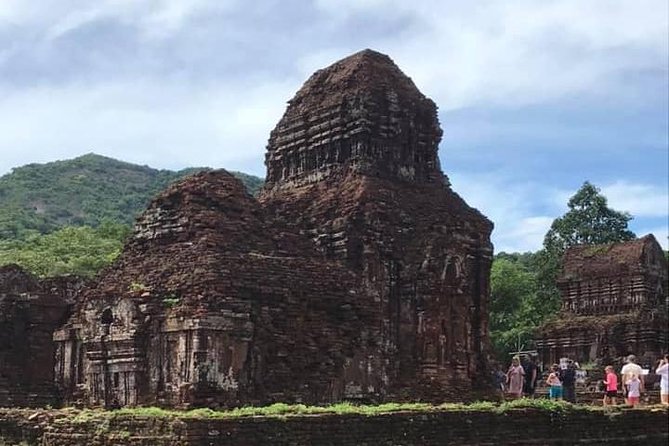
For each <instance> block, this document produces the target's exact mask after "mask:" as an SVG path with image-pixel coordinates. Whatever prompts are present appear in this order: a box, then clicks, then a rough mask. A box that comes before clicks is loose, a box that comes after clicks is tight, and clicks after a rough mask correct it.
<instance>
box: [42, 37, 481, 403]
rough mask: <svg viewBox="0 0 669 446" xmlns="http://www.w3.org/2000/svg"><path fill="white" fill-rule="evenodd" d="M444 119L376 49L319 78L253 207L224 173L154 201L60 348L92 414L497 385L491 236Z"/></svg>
mask: <svg viewBox="0 0 669 446" xmlns="http://www.w3.org/2000/svg"><path fill="white" fill-rule="evenodd" d="M440 139H441V129H440V127H439V122H438V119H437V109H436V106H435V104H434V103H433V102H432V101H431V100H430V99H428V98H426V97H425V96H424V95H423V94H421V93H420V92H419V91H418V89H417V88H416V86H415V85H414V84H413V82H412V81H411V79H409V78H408V77H406V76H405V75H404V74H403V73H402V72H401V71H400V70H399V68H398V67H397V66H396V65H395V64H394V63H393V62H392V60H391V59H390V58H389V57H387V56H385V55H383V54H379V53H376V52H374V51H370V50H365V51H362V52H360V53H356V54H354V55H352V56H350V57H348V58H346V59H343V60H341V61H339V62H337V63H335V64H333V65H331V66H330V67H328V68H326V69H324V70H320V71H318V72H316V73H315V74H314V75H313V76H312V77H311V78H310V79H309V80H308V81H307V82H306V83H305V84H304V86H303V87H302V88H301V89H300V90H299V91H298V93H297V94H296V95H295V97H294V98H293V99H292V100H291V101H289V105H288V108H287V110H286V112H285V114H284V116H283V118H282V119H281V121H280V122H279V124H278V125H277V127H276V128H275V130H274V131H273V132H272V133H271V135H270V139H269V144H268V148H267V159H266V164H267V184H266V186H265V189H264V190H263V192H262V194H261V196H260V197H259V199H257V200H256V199H254V198H252V197H251V196H249V195H248V194H247V193H246V192H245V190H244V189H243V187H242V185H241V183H240V182H239V181H238V180H236V179H235V178H233V177H232V176H231V175H230V174H228V173H227V172H225V171H213V172H205V173H201V174H197V175H195V176H192V177H190V178H187V179H185V180H183V181H181V182H180V183H178V184H175V185H173V186H172V187H170V188H169V189H168V190H167V191H165V192H164V193H162V194H161V195H160V196H159V197H157V198H156V199H155V200H154V201H153V202H152V203H151V204H150V206H149V208H148V209H147V210H146V212H145V213H144V214H143V215H142V216H141V217H140V218H139V219H138V221H137V223H136V227H135V232H134V235H133V236H132V238H131V239H130V240H129V242H128V243H127V245H126V247H125V248H124V251H123V253H122V255H121V256H120V258H119V259H118V260H117V261H116V263H115V264H114V265H113V266H112V267H110V268H109V269H108V270H106V271H105V272H104V273H103V274H102V275H101V276H100V278H99V280H98V282H97V283H96V284H95V285H94V286H93V287H91V288H89V289H88V290H87V291H86V292H85V293H84V294H83V298H82V299H81V301H80V302H79V304H78V307H77V309H76V311H75V313H74V315H73V317H72V318H71V319H70V320H69V322H68V323H67V325H66V326H64V327H63V328H62V329H60V330H58V331H57V332H56V334H55V336H54V339H55V340H56V342H57V345H58V347H57V352H56V360H57V361H56V362H57V363H56V375H57V376H56V379H57V382H58V384H59V386H60V388H61V390H62V393H63V394H64V396H65V398H66V399H68V400H70V401H72V400H81V401H83V402H84V403H86V404H106V405H136V404H164V405H171V406H179V407H183V406H190V405H209V406H217V405H239V404H262V403H268V402H273V401H303V402H308V403H325V402H332V401H337V400H342V399H360V400H384V399H399V398H401V399H414V400H416V399H440V400H441V399H448V398H462V397H463V396H464V395H465V394H466V393H467V392H468V391H470V390H472V387H473V386H476V385H477V384H479V383H480V382H481V379H482V378H483V376H484V375H485V360H486V354H487V345H488V339H487V333H488V330H487V301H488V294H489V271H490V263H491V256H492V246H491V244H490V232H491V230H492V224H491V223H490V222H489V221H488V220H487V219H486V218H485V217H484V216H482V215H481V214H480V213H479V212H478V211H476V210H475V209H472V208H470V207H469V206H467V204H466V203H465V202H464V201H463V200H462V199H461V198H460V197H459V196H458V195H457V194H455V193H454V192H453V191H452V190H451V189H450V186H449V183H448V180H447V179H446V177H445V176H444V174H443V173H442V172H441V170H440V166H439V160H438V157H437V147H438V144H439V141H440Z"/></svg>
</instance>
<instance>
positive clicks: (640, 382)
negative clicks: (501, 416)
mask: <svg viewBox="0 0 669 446" xmlns="http://www.w3.org/2000/svg"><path fill="white" fill-rule="evenodd" d="M578 368H579V365H578V363H576V362H574V361H573V360H567V362H566V364H565V365H564V366H563V367H560V366H559V365H557V364H553V366H551V368H550V370H549V372H548V375H547V377H546V381H545V382H546V385H547V386H548V396H549V398H550V399H553V400H562V399H564V400H565V401H568V402H571V403H575V402H576V371H577V369H578ZM655 373H656V374H657V375H658V376H660V377H661V378H660V400H661V403H662V404H664V405H669V356H668V355H665V356H664V357H663V358H662V359H660V360H659V361H658V365H657V368H656V370H655ZM620 375H621V380H620V384H621V386H620V387H621V390H622V394H623V397H624V399H625V404H627V405H629V406H632V407H634V406H637V405H638V404H639V400H640V398H641V393H642V392H644V384H645V383H644V372H643V369H642V368H641V366H639V365H638V364H637V363H636V357H635V356H634V355H629V356H628V357H627V359H626V364H625V365H624V366H623V367H622V369H621V371H620ZM540 378H541V374H540V372H539V367H538V366H537V362H536V358H534V357H530V356H525V357H524V358H523V360H522V361H521V358H520V357H519V356H514V357H513V359H512V360H511V366H510V367H509V369H508V370H507V372H506V374H504V373H500V374H498V383H499V385H500V388H501V389H502V391H505V392H506V394H507V395H508V397H510V398H513V399H516V398H522V397H527V398H533V397H534V393H535V389H536V387H537V382H538V381H539V379H540ZM618 383H619V381H618V375H617V374H616V373H615V370H614V368H613V366H607V367H606V368H605V379H604V380H602V381H601V391H602V392H604V399H603V404H604V405H605V406H609V405H615V404H617V397H618V387H619V385H618Z"/></svg>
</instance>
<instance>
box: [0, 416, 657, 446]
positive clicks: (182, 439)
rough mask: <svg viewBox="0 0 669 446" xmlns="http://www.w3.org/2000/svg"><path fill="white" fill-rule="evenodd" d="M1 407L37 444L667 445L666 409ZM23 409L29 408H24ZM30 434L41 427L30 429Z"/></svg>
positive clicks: (12, 431) (15, 435) (4, 432)
mask: <svg viewBox="0 0 669 446" xmlns="http://www.w3.org/2000/svg"><path fill="white" fill-rule="evenodd" d="M8 412H10V411H4V413H3V412H2V411H0V444H19V443H20V442H21V441H23V442H24V443H23V444H27V445H38V444H39V445H41V446H74V445H82V444H86V445H88V446H99V445H100V446H101V445H105V446H111V445H119V446H120V445H123V446H140V445H141V446H145V445H153V446H186V445H188V446H195V445H198V446H199V445H203V446H204V445H213V444H216V445H240V444H243V445H265V444H272V445H324V446H325V445H340V446H364V445H393V446H400V445H443V444H450V445H512V444H523V445H574V444H588V445H600V444H601V445H604V444H606V445H644V446H652V445H666V444H667V441H668V439H669V423H668V422H667V415H668V412H667V410H666V409H642V410H619V411H613V412H611V413H605V412H604V411H576V412H567V413H557V412H550V411H544V410H538V409H515V410H509V411H506V412H504V413H494V412H489V411H440V412H428V413H414V412H411V413H408V412H403V413H391V414H385V415H376V416H364V415H314V416H291V417H287V418H273V417H249V418H241V419H228V420H224V419H183V418H182V419H177V418H156V417H140V416H132V417H131V416H117V417H113V418H111V419H109V420H108V421H102V422H100V420H96V421H87V422H79V423H73V422H71V421H65V420H64V419H58V417H57V416H56V420H55V421H54V419H53V418H49V417H45V416H34V415H33V419H32V421H31V422H32V423H34V427H33V428H32V429H31V428H28V427H26V423H27V422H26V419H25V418H23V417H21V416H17V415H16V414H14V415H12V414H11V413H8ZM24 413H25V414H26V415H27V413H28V412H27V411H24ZM36 433H39V434H37V435H36ZM3 441H4V443H3Z"/></svg>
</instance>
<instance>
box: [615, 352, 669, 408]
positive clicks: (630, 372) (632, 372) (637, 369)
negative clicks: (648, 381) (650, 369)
mask: <svg viewBox="0 0 669 446" xmlns="http://www.w3.org/2000/svg"><path fill="white" fill-rule="evenodd" d="M604 371H605V373H606V377H605V379H604V380H603V381H602V388H603V391H604V399H603V404H604V405H605V406H611V405H613V406H615V405H616V404H617V397H618V375H617V374H616V372H615V370H614V369H613V366H610V365H609V366H606V369H605V370H604ZM655 374H656V375H658V376H659V377H660V402H661V403H662V404H664V405H669V355H664V357H663V358H662V359H660V360H659V361H658V364H657V368H656V369H655ZM644 376H645V375H644V373H643V369H642V368H641V366H640V365H638V364H637V363H636V357H635V356H634V355H629V356H628V357H627V361H626V364H625V365H624V366H623V368H622V369H621V370H620V378H621V380H620V381H621V386H620V387H621V389H622V394H623V398H624V399H625V404H627V405H628V406H632V407H635V406H637V405H638V404H639V400H640V399H641V393H642V392H643V391H644V390H645V379H644Z"/></svg>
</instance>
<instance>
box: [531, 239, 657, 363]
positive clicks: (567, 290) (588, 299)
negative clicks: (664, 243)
mask: <svg viewBox="0 0 669 446" xmlns="http://www.w3.org/2000/svg"><path fill="white" fill-rule="evenodd" d="M667 274H668V272H667V260H666V257H665V254H664V252H663V251H662V247H661V246H660V244H659V243H658V242H657V240H655V237H653V236H652V235H647V236H645V237H642V238H640V239H636V240H632V241H629V242H622V243H613V244H609V245H598V246H575V247H572V248H570V249H568V250H567V252H566V253H565V255H564V257H563V264H562V272H561V275H560V277H559V278H558V282H557V285H558V288H559V289H560V294H561V295H562V314H561V316H560V317H559V318H557V319H556V320H553V321H550V322H548V323H546V324H545V325H544V326H543V327H541V329H540V330H539V332H538V333H537V341H536V342H537V348H538V350H539V353H540V356H541V359H542V360H543V362H544V363H545V364H552V363H554V362H557V361H559V359H560V358H562V357H569V358H573V359H577V360H578V361H580V362H592V361H596V360H599V361H605V362H607V363H611V362H615V361H619V360H620V359H621V358H622V357H624V356H626V355H629V354H634V355H636V356H638V357H639V360H640V361H641V362H642V363H643V364H644V365H647V366H653V365H654V364H655V361H656V360H657V358H659V357H660V356H661V355H662V354H663V353H664V352H666V351H667V348H668V347H669V326H668V321H667V308H668V306H669V305H668V304H669V290H668V284H667Z"/></svg>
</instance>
